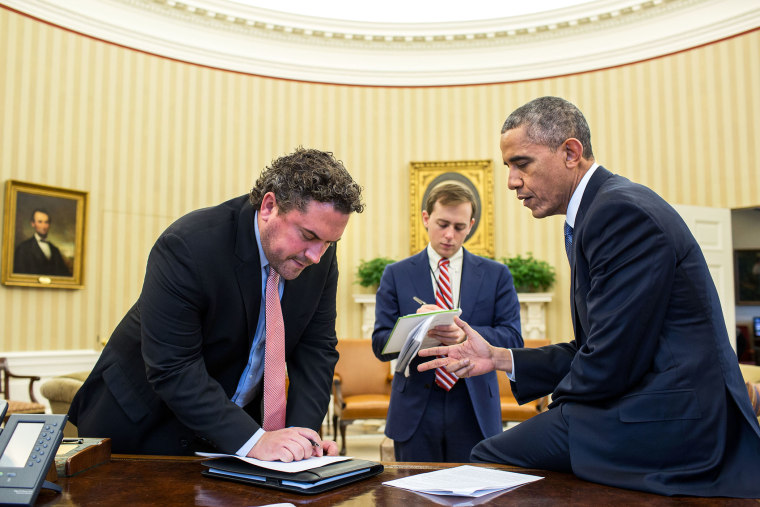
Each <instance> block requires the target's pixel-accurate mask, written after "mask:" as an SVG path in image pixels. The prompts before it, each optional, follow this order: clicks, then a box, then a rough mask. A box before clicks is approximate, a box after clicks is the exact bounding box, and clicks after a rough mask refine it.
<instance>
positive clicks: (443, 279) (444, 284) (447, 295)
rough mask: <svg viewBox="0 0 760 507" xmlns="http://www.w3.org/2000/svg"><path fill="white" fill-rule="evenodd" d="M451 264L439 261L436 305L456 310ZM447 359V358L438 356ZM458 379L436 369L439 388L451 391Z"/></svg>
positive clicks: (446, 261)
mask: <svg viewBox="0 0 760 507" xmlns="http://www.w3.org/2000/svg"><path fill="white" fill-rule="evenodd" d="M449 264H450V261H449V260H448V259H441V260H440V261H438V283H437V284H436V289H435V304H437V305H438V306H440V307H441V308H446V309H449V310H450V309H452V308H454V298H453V297H452V295H451V278H449ZM438 357H445V356H438ZM457 380H458V378H457V376H456V375H454V374H453V373H450V372H448V371H446V368H443V367H441V368H436V369H435V383H436V384H438V387H440V388H441V389H444V390H446V391H449V390H451V388H452V387H454V384H456V382H457Z"/></svg>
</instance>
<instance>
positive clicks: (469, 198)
mask: <svg viewBox="0 0 760 507" xmlns="http://www.w3.org/2000/svg"><path fill="white" fill-rule="evenodd" d="M437 202H440V203H441V206H453V205H457V204H462V203H463V202H469V203H470V204H471V205H472V215H471V216H470V218H471V219H472V218H474V217H475V214H476V213H477V211H478V207H477V204H475V196H474V195H473V194H472V192H471V191H470V189H469V188H467V187H465V186H464V185H462V184H461V183H454V182H448V181H447V182H444V183H439V184H438V185H436V186H434V187H433V189H432V190H430V193H429V194H428V197H427V201H425V210H426V211H427V212H428V215H429V214H431V213H432V212H433V207H434V206H435V203H437Z"/></svg>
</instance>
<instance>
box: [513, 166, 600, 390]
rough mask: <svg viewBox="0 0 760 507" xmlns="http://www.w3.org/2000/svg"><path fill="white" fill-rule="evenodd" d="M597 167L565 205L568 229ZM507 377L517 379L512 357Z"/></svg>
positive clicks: (579, 185)
mask: <svg viewBox="0 0 760 507" xmlns="http://www.w3.org/2000/svg"><path fill="white" fill-rule="evenodd" d="M597 167H599V164H597V163H596V162H594V163H593V164H591V167H590V168H589V170H588V171H586V174H584V175H583V178H581V181H580V182H579V183H578V186H577V187H575V190H573V195H572V196H571V197H570V202H569V203H568V204H567V212H566V213H565V221H566V222H567V225H569V226H570V227H575V216H576V215H577V214H578V209H579V208H580V207H581V200H582V199H583V192H585V191H586V185H588V181H589V180H590V179H591V175H592V174H594V171H596V168H597ZM509 355H510V356H512V350H511V349H509ZM507 377H508V378H509V380H511V381H512V382H517V377H516V375H515V360H514V356H513V357H512V373H508V374H507Z"/></svg>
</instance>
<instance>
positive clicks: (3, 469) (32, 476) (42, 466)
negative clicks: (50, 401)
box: [0, 402, 68, 505]
mask: <svg viewBox="0 0 760 507" xmlns="http://www.w3.org/2000/svg"><path fill="white" fill-rule="evenodd" d="M7 409H8V403H7V402H4V405H2V406H0V412H2V415H5V411H6V410H7ZM67 420H68V416H66V415H61V414H11V415H10V417H9V418H8V422H7V423H5V428H4V429H3V432H2V434H0V504H11V505H32V504H33V503H34V501H35V500H36V499H37V495H39V493H40V489H42V488H43V487H44V488H48V489H52V490H55V491H58V492H60V491H61V487H60V486H58V485H56V484H53V483H51V482H48V481H46V480H45V476H46V475H47V473H48V470H50V467H51V466H52V464H53V463H54V460H55V453H56V451H57V450H58V446H59V445H60V444H61V440H62V439H63V427H64V426H66V421H67Z"/></svg>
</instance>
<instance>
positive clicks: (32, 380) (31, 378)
mask: <svg viewBox="0 0 760 507" xmlns="http://www.w3.org/2000/svg"><path fill="white" fill-rule="evenodd" d="M5 374H6V375H7V376H8V377H9V378H16V379H28V380H29V399H30V400H32V402H34V403H39V401H37V398H36V397H35V396H34V383H35V382H37V381H38V380H40V377H38V376H37V375H16V374H15V373H11V372H9V371H8V370H6V371H5ZM6 396H7V393H6Z"/></svg>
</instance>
